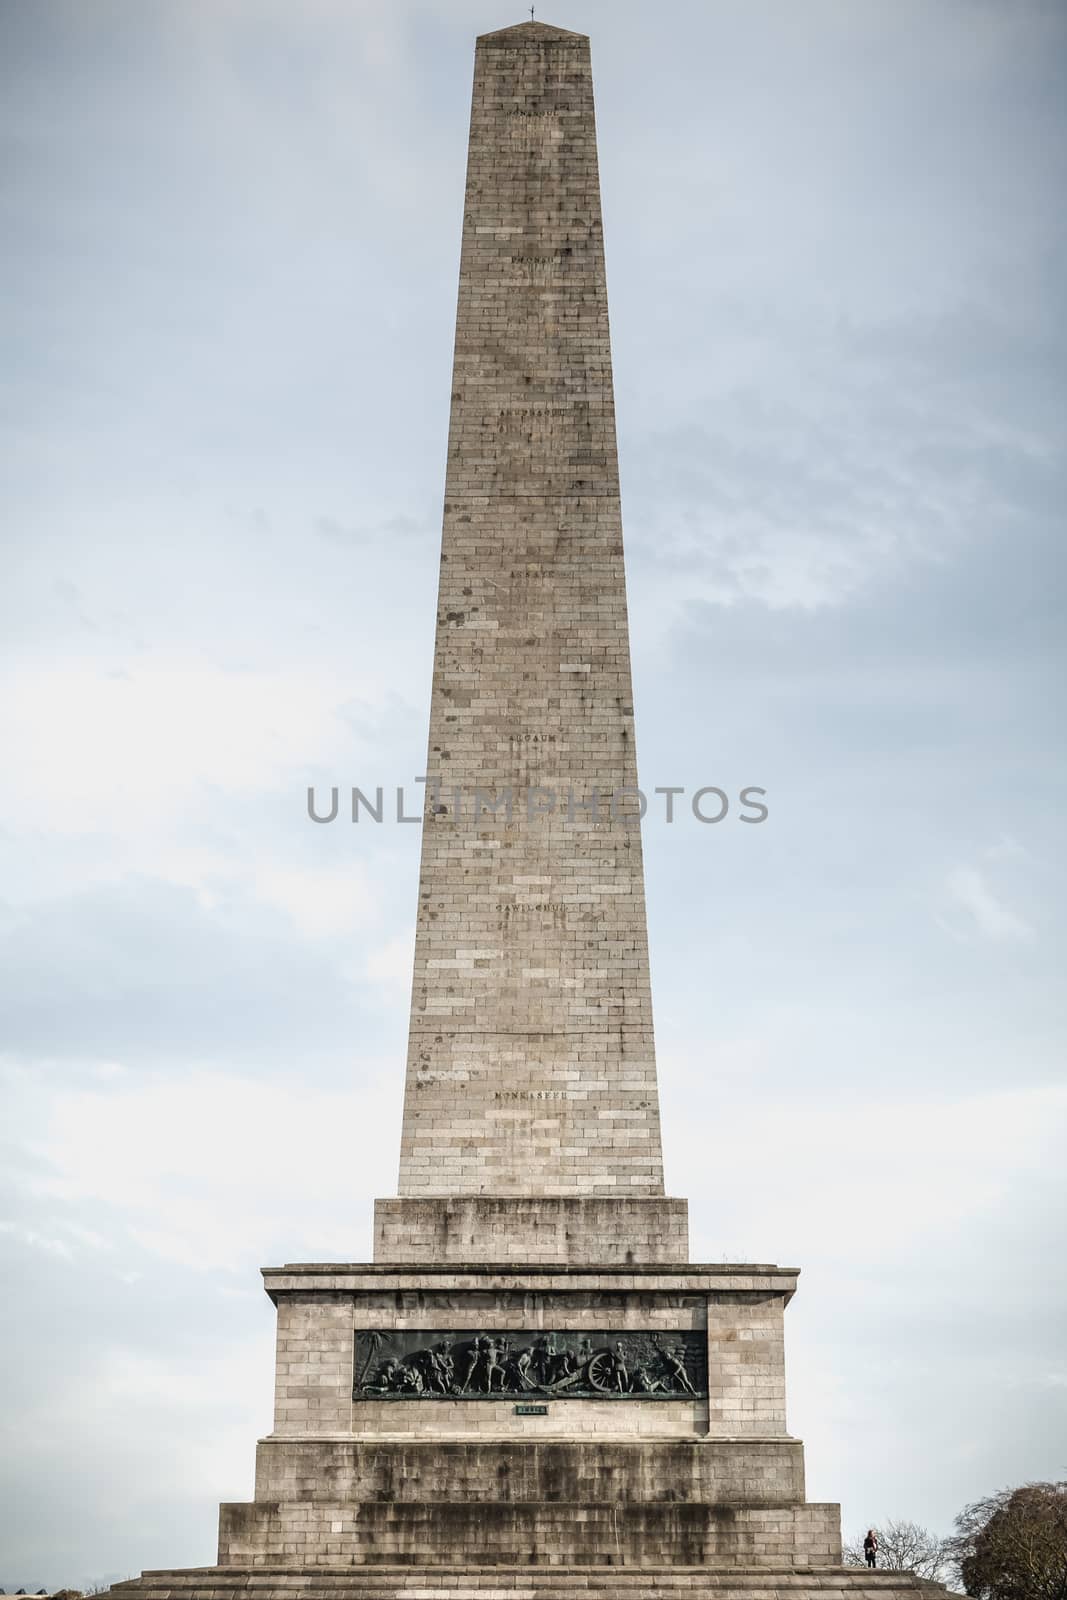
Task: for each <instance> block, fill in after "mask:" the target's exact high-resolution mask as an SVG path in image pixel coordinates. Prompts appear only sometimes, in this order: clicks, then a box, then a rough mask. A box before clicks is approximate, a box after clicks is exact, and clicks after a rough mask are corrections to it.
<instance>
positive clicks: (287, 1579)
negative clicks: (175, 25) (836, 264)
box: [116, 22, 920, 1600]
mask: <svg viewBox="0 0 1067 1600" xmlns="http://www.w3.org/2000/svg"><path fill="white" fill-rule="evenodd" d="M426 777H427V780H428V781H427V800H426V815H425V819H424V827H423V855H422V872H421V880H420V887H419V906H418V932H417V941H416V958H415V974H414V986H413V997H412V1012H411V1038H410V1049H409V1055H408V1066H407V1092H406V1098H405V1104H404V1127H403V1139H402V1146H401V1160H400V1184H399V1194H398V1195H397V1196H396V1197H394V1198H391V1199H387V1200H381V1201H379V1202H377V1206H376V1216H375V1259H374V1261H373V1262H371V1263H356V1264H338V1263H317V1264H316V1263H311V1264H308V1263H303V1264H293V1265H288V1266H283V1267H275V1268H269V1269H267V1270H265V1272H264V1278H265V1283H266V1288H267V1292H268V1294H269V1295H270V1297H271V1299H272V1300H273V1302H274V1304H275V1305H276V1307H277V1313H278V1343H277V1371H276V1388H275V1395H276V1399H275V1416H274V1427H273V1429H272V1431H271V1433H270V1434H269V1435H268V1436H267V1437H266V1438H264V1439H261V1440H260V1441H259V1444H258V1446H257V1451H256V1481H255V1496H254V1499H253V1500H252V1501H250V1502H247V1503H242V1504H226V1505H223V1506H222V1507H221V1510H220V1519H219V1552H218V1565H217V1566H215V1567H211V1568H204V1569H200V1570H199V1571H195V1570H194V1571H189V1570H184V1571H174V1572H160V1573H146V1574H144V1575H142V1577H141V1578H140V1579H139V1580H137V1581H136V1582H132V1583H129V1584H121V1585H118V1586H116V1592H117V1593H121V1594H123V1595H124V1596H125V1597H126V1600H149V1597H152V1600H176V1597H178V1596H191V1597H194V1600H224V1597H227V1600H228V1597H237V1596H253V1595H254V1596H257V1597H259V1600H282V1597H283V1596H288V1597H292V1596H293V1595H294V1594H299V1595H301V1596H303V1597H306V1600H315V1597H319V1600H327V1597H329V1600H338V1597H341V1596H350V1597H352V1600H366V1597H371V1596H377V1597H381V1600H401V1597H404V1600H479V1597H485V1600H488V1597H489V1596H490V1595H491V1596H493V1597H496V1600H499V1597H500V1596H514V1597H515V1600H520V1597H521V1600H564V1597H567V1596H573V1595H576V1594H581V1595H583V1596H584V1597H586V1600H591V1597H593V1596H603V1600H615V1597H617V1596H632V1597H633V1600H652V1597H655V1596H667V1595H676V1596H678V1597H681V1596H682V1595H683V1594H684V1595H685V1596H686V1597H688V1600H691V1597H697V1600H700V1597H702V1596H703V1597H711V1596H719V1595H725V1594H726V1593H727V1592H729V1594H730V1595H731V1596H732V1597H733V1600H767V1597H768V1596H776V1597H781V1596H785V1595H788V1596H790V1597H793V1600H814V1597H815V1596H825V1595H826V1594H828V1593H848V1594H855V1595H856V1596H857V1600H868V1597H869V1596H871V1595H884V1596H886V1597H892V1596H899V1597H902V1596H904V1595H911V1596H917V1595H918V1594H919V1593H920V1587H919V1585H918V1583H917V1581H916V1580H914V1579H913V1578H912V1577H911V1576H910V1575H908V1574H899V1573H860V1572H858V1571H856V1570H854V1569H852V1570H850V1569H844V1568H842V1567H840V1566H839V1565H838V1563H839V1561H840V1555H841V1546H840V1531H839V1515H838V1508H837V1506H836V1505H825V1504H811V1503H809V1502H807V1501H806V1500H805V1497H804V1455H803V1446H802V1445H801V1443H800V1441H799V1440H797V1439H794V1438H792V1437H791V1436H790V1434H789V1433H788V1431H787V1428H786V1416H785V1368H784V1311H785V1307H786V1305H787V1304H788V1302H789V1300H790V1298H791V1296H792V1294H793V1292H794V1290H795V1288H796V1281H797V1274H796V1270H795V1269H792V1268H786V1267H776V1266H766V1265H750V1266H733V1265H731V1266H723V1265H703V1264H700V1265H698V1264H692V1263H690V1262H689V1260H688V1248H687V1234H686V1213H685V1205H684V1202H683V1201H680V1200H673V1199H668V1198H666V1197H665V1195H664V1193H663V1175H662V1158H661V1152H660V1130H659V1114H658V1104H657V1094H656V1078H655V1065H654V1056H653V1040H652V1014H651V1003H650V996H649V975H648V952H647V944H646V931H645V905H644V886H643V876H642V865H641V842H640V833H639V830H638V827H637V826H636V823H637V817H636V799H635V797H634V796H633V794H632V792H630V793H628V791H633V789H634V787H635V785H636V762H635V755H634V732H633V705H632V699H631V689H630V661H629V645H628V639H627V622H626V596H625V588H624V579H623V557H622V534H621V522H620V514H619V482H618V465H617V459H616V446H615V422H614V407H613V400H612V386H611V357H610V348H609V342H608V318H607V299H606V292H605V279H604V249H603V237H602V230H601V215H600V195H599V184H598V178H597V157H596V139H595V129H594V120H593V91H592V77H591V72H590V63H589V41H588V40H587V39H586V38H584V37H583V36H582V35H579V34H574V33H567V32H564V31H563V30H561V29H558V28H551V27H548V26H546V25H544V24H543V23H538V22H530V23H524V24H522V25H521V26H519V27H514V28H507V29H504V30H503V31H501V32H499V33H494V34H489V35H487V36H485V37H483V38H481V39H479V40H478V46H477V54H476V62H475V76H474V103H473V111H472V116H471V136H470V159H469V166H468V174H467V192H466V200H465V211H464V228H463V253H462V264H461V273H460V297H459V314H458V318H457V327H456V353H455V368H454V374H453V387H452V421H451V430H450V434H449V452H448V477H447V484H446V490H445V517H444V535H443V541H442V551H441V583H440V599H439V609H438V617H437V644H436V652H435V657H434V677H433V691H432V702H431V713H430V750H429V759H428V765H427V773H426ZM754 1162H755V1153H754ZM299 1173H300V1160H299V1158H298V1159H296V1160H295V1161H294V1166H293V1181H294V1182H298V1181H299ZM754 1181H758V1174H757V1173H756V1172H755V1171H754Z"/></svg>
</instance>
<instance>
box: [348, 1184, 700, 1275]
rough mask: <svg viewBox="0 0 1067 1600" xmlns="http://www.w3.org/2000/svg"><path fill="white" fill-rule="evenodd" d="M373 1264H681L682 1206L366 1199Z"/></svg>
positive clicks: (597, 1199)
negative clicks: (371, 1218) (370, 1213)
mask: <svg viewBox="0 0 1067 1600" xmlns="http://www.w3.org/2000/svg"><path fill="white" fill-rule="evenodd" d="M374 1258H375V1260H376V1261H407V1262H420V1263H422V1264H424V1265H427V1266H431V1265H433V1264H435V1263H440V1262H455V1263H463V1262H466V1261H478V1262H485V1261H505V1262H506V1261H528V1262H530V1263H531V1264H533V1265H538V1264H542V1263H560V1264H566V1265H568V1266H578V1265H593V1264H595V1263H598V1262H600V1263H603V1264H604V1265H605V1266H616V1265H623V1264H626V1263H628V1262H635V1261H636V1262H641V1261H658V1262H660V1263H661V1264H662V1265H664V1266H666V1265H671V1264H676V1263H679V1262H683V1261H688V1260H689V1203H688V1201H686V1200H675V1199H668V1198H666V1197H665V1196H663V1195H655V1196H649V1195H641V1196H636V1195H634V1196H630V1197H628V1198H627V1199H625V1200H618V1199H615V1198H614V1197H606V1196H602V1195H573V1196H570V1197H569V1198H567V1199H561V1198H560V1197H559V1196H549V1195H530V1196H521V1195H448V1196H446V1197H430V1198H426V1199H412V1198H410V1197H397V1198H389V1199H385V1200H376V1201H375V1202H374Z"/></svg>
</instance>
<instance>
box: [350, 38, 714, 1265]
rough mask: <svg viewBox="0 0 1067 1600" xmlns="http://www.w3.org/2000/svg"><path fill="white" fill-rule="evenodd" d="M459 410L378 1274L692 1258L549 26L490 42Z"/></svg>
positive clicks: (588, 156) (556, 41)
mask: <svg viewBox="0 0 1067 1600" xmlns="http://www.w3.org/2000/svg"><path fill="white" fill-rule="evenodd" d="M451 404H452V411H451V426H450V429H449V442H448V469H447V478H446V484H445V512H444V531H443V536H442V545H441V576H440V590H439V597H438V611H437V639H436V647H435V652H434V673H433V689H432V696H431V704H430V739H429V751H428V756H427V793H426V814H425V820H424V828H423V845H422V870H421V876H420V884H419V905H418V921H417V931H416V944H415V974H414V987H413V995H412V1007H411V1034H410V1045H409V1051H408V1064H407V1084H406V1094H405V1102H404V1127H403V1138H402V1143H401V1157H400V1185H399V1194H400V1199H399V1200H398V1201H393V1202H384V1201H383V1202H380V1203H379V1206H378V1224H379V1226H378V1235H377V1241H376V1253H377V1254H378V1255H379V1256H380V1257H382V1258H384V1259H395V1260H399V1259H413V1260H418V1259H440V1257H441V1252H442V1250H447V1251H449V1252H451V1253H452V1254H455V1253H457V1252H458V1257H459V1258H461V1259H462V1258H463V1257H465V1256H466V1257H469V1256H470V1254H471V1252H472V1251H475V1252H476V1253H477V1255H478V1258H479V1259H491V1258H492V1257H493V1256H494V1255H496V1254H498V1253H500V1254H503V1255H504V1256H507V1257H510V1258H511V1259H514V1255H515V1251H516V1249H518V1250H519V1251H520V1253H521V1254H522V1255H523V1257H524V1258H525V1259H536V1258H537V1257H538V1256H540V1255H547V1256H548V1257H549V1258H550V1259H553V1260H565V1259H575V1258H577V1257H578V1256H579V1255H581V1254H582V1253H583V1252H586V1253H587V1258H588V1254H590V1253H591V1254H592V1255H594V1256H597V1257H598V1258H600V1259H611V1258H613V1257H614V1256H615V1255H616V1254H617V1253H618V1254H621V1255H625V1254H626V1252H627V1251H629V1252H630V1254H631V1258H632V1257H633V1254H634V1253H635V1252H636V1253H637V1254H640V1255H644V1256H647V1255H649V1254H650V1252H654V1253H655V1254H656V1255H657V1256H658V1257H659V1258H661V1259H662V1258H663V1256H664V1253H665V1252H666V1253H667V1255H669V1256H680V1257H681V1258H682V1259H684V1256H685V1249H686V1245H685V1208H684V1205H683V1204H682V1203H681V1202H674V1203H673V1204H671V1205H665V1204H664V1203H662V1201H661V1200H660V1203H658V1204H654V1205H651V1206H649V1205H648V1204H642V1202H647V1201H648V1200H650V1199H658V1198H659V1197H662V1195H663V1162H662V1154H661V1149H660V1128H659V1105H658V1098H657V1091H656V1070H655V1049H654V1044H653V1037H652V1003H651V996H650V990H649V969H648V940H647V932H646V921H645V896H644V879H643V870H642V862H641V835H640V829H639V826H638V822H639V818H638V815H637V807H638V801H637V795H636V788H637V762H636V754H635V747H634V722H633V694H632V690H631V685H630V645H629V631H628V627H627V615H626V585H625V576H624V571H623V547H622V519H621V511H620V503H619V465H618V455H617V449H616V441H615V405H614V396H613V392H612V377H611V346H610V341H609V335H608V304H607V289H606V282H605V273H604V235H603V224H602V220H601V208H600V182H599V174H598V170H597V149H596V126H595V120H594V111H593V84H592V74H591V70H590V64H589V46H588V41H587V40H586V39H585V38H583V37H582V36H581V35H578V34H573V33H566V32H564V31H563V30H561V29H558V28H550V27H548V26H546V25H545V24H543V23H537V22H534V23H527V24H524V25H522V26H520V27H517V28H508V29H505V30H503V31H502V32H500V33H496V34H490V35H488V36H487V37H485V38H483V39H480V40H479V41H478V48H477V54H476V63H475V74H474V95H473V106H472V112H471V125H470V147H469V154H468V165H467V188H466V196H465V201H464V213H463V244H462V255H461V259H460V284H459V307H458V313H457V317H456V343H455V359H454V367H453V378H452V401H451ZM475 1196H479V1197H483V1198H482V1199H481V1201H480V1203H477V1204H475V1203H473V1201H472V1198H471V1197H475ZM504 1196H509V1197H513V1199H512V1203H511V1204H502V1203H500V1200H501V1197H504ZM426 1197H436V1200H437V1203H435V1204H433V1203H423V1204H416V1203H415V1202H417V1201H423V1202H425V1201H426ZM443 1197H452V1203H451V1204H448V1203H445V1202H444V1199H443ZM457 1197H465V1198H464V1199H463V1200H459V1199H458V1198H457ZM534 1197H536V1199H537V1202H538V1203H537V1204H536V1205H531V1204H529V1203H528V1202H529V1201H530V1200H532V1199H533V1198H534ZM598 1198H602V1199H603V1198H606V1199H610V1200H612V1201H615V1202H619V1201H623V1202H625V1204H624V1205H621V1206H620V1205H618V1204H615V1205H605V1204H602V1203H600V1204H598V1203H597V1200H598ZM605 1251H606V1252H607V1255H606V1256H605Z"/></svg>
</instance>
